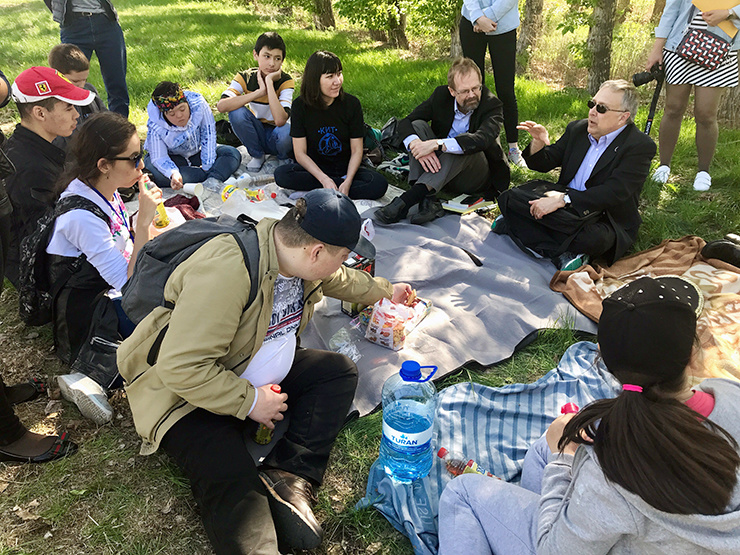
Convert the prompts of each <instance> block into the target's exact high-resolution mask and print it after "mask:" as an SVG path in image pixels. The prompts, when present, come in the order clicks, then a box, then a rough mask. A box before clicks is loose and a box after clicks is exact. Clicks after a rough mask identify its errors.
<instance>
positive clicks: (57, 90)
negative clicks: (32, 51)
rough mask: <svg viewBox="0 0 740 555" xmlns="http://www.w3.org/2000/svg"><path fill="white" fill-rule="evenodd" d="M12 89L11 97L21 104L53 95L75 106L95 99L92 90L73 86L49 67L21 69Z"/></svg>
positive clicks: (85, 104) (84, 104)
mask: <svg viewBox="0 0 740 555" xmlns="http://www.w3.org/2000/svg"><path fill="white" fill-rule="evenodd" d="M12 89H13V99H14V100H15V101H16V102H20V103H22V104H30V103H31V102H38V101H40V100H46V99H47V98H52V97H53V98H57V99H59V100H62V101H64V102H69V103H70V104H74V105H75V106H87V105H88V104H90V103H91V102H92V101H93V100H95V93H94V92H92V91H88V90H87V89H81V88H80V87H76V86H74V85H73V84H72V83H70V82H69V81H68V80H67V78H66V77H64V76H63V75H62V74H61V73H59V72H58V71H57V70H55V69H52V68H50V67H32V68H29V69H27V70H25V71H23V72H22V73H21V74H20V75H19V76H18V77H16V79H15V81H13V86H12Z"/></svg>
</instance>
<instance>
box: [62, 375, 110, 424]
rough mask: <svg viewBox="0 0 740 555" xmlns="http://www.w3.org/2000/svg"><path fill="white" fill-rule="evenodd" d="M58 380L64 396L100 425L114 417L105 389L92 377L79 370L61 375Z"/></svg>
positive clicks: (84, 414)
mask: <svg viewBox="0 0 740 555" xmlns="http://www.w3.org/2000/svg"><path fill="white" fill-rule="evenodd" d="M57 382H58V383H59V388H60V389H61V391H62V397H64V398H65V399H67V401H71V402H72V403H74V404H75V405H77V408H78V409H80V412H81V413H82V415H83V416H85V417H87V418H89V419H90V420H92V421H93V422H95V423H96V424H97V425H99V426H100V425H102V424H105V423H106V422H110V420H111V418H113V408H112V407H111V406H110V404H109V403H108V396H107V395H106V394H105V390H104V389H103V387H102V386H101V385H100V384H99V383H97V382H96V381H95V380H93V379H92V378H89V377H87V376H86V375H85V374H81V373H79V372H77V373H75V374H65V375H64V376H59V377H57Z"/></svg>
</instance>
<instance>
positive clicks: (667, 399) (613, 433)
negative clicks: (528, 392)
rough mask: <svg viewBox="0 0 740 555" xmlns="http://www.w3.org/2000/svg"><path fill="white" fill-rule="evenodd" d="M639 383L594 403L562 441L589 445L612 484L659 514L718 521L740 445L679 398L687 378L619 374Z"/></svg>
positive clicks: (734, 475) (739, 461)
mask: <svg viewBox="0 0 740 555" xmlns="http://www.w3.org/2000/svg"><path fill="white" fill-rule="evenodd" d="M614 374H615V376H616V377H617V379H619V381H620V382H622V383H623V384H624V383H627V384H633V385H640V386H642V387H643V391H642V393H637V392H633V391H623V392H622V393H621V394H620V395H618V396H617V397H616V398H614V399H604V400H601V401H596V402H594V403H591V404H590V405H588V406H586V407H584V408H583V409H582V410H581V411H580V412H579V413H578V414H576V415H575V417H573V419H572V420H570V421H569V422H568V423H567V424H566V426H565V429H564V430H563V436H562V438H561V439H560V442H559V448H560V449H561V450H562V449H563V448H564V447H565V445H566V444H567V443H569V442H575V443H587V442H586V440H584V439H583V438H582V436H581V430H584V431H585V433H586V434H587V436H588V437H589V438H590V439H591V440H592V441H593V449H594V452H595V453H596V457H597V458H598V461H599V465H600V466H601V468H602V470H603V472H604V475H605V476H606V478H607V479H608V480H610V481H611V482H614V483H616V484H619V485H620V486H621V487H623V488H624V489H626V490H627V491H630V492H632V493H634V494H636V495H639V496H640V497H641V498H642V499H643V500H644V501H645V502H647V503H648V504H650V505H652V506H653V507H655V508H656V509H658V510H660V511H664V512H667V513H672V514H697V513H698V514H705V515H718V514H723V513H724V512H725V511H726V510H727V505H728V504H729V503H730V499H731V497H732V492H733V490H734V488H735V485H736V481H737V470H738V466H740V455H738V452H737V450H738V444H737V442H736V441H735V439H734V438H733V437H732V436H731V435H730V433H729V432H727V431H726V430H725V429H724V428H722V427H721V426H718V425H717V424H715V423H714V422H712V421H710V420H709V419H707V418H704V417H703V416H701V415H700V414H698V413H697V412H694V411H693V410H691V409H690V408H688V407H687V406H686V405H684V404H683V403H681V402H680V401H678V400H677V399H676V394H677V393H679V392H681V391H683V390H684V389H685V385H686V383H685V376H684V374H683V373H681V374H680V375H679V376H678V377H673V378H665V379H663V380H659V381H657V382H656V381H655V377H654V376H650V377H648V376H646V375H645V374H643V373H637V372H628V371H623V372H614Z"/></svg>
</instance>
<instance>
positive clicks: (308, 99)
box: [301, 50, 344, 110]
mask: <svg viewBox="0 0 740 555" xmlns="http://www.w3.org/2000/svg"><path fill="white" fill-rule="evenodd" d="M326 73H342V62H341V60H340V59H339V57H338V56H337V55H336V54H334V53H333V52H329V51H328V50H319V51H317V52H314V53H313V54H311V56H310V57H309V58H308V61H306V69H305V70H304V71H303V78H302V79H301V97H302V98H303V101H304V102H305V103H306V105H308V106H311V107H312V108H320V109H322V110H324V109H326V108H327V105H326V101H325V100H324V97H323V95H322V94H321V76H322V75H324V74H326ZM343 96H344V87H342V89H340V91H339V98H340V99H341V98H342V97H343Z"/></svg>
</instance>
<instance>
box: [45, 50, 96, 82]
mask: <svg viewBox="0 0 740 555" xmlns="http://www.w3.org/2000/svg"><path fill="white" fill-rule="evenodd" d="M49 67H51V68H54V69H56V70H57V71H58V72H59V73H61V74H63V75H67V74H68V73H72V72H73V71H87V70H89V69H90V60H88V59H87V56H85V53H84V52H82V50H80V49H79V48H78V47H76V46H75V45H74V44H57V45H56V46H55V47H54V48H52V49H51V51H50V52H49Z"/></svg>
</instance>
